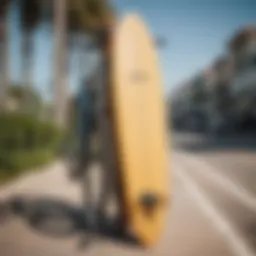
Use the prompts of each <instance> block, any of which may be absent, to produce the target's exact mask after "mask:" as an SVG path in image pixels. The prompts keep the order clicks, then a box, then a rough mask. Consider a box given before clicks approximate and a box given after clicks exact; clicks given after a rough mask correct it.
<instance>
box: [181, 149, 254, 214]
mask: <svg viewBox="0 0 256 256" xmlns="http://www.w3.org/2000/svg"><path fill="white" fill-rule="evenodd" d="M178 155H179V157H181V158H184V162H187V164H188V165H191V167H192V168H193V170H194V169H195V170H196V171H197V172H200V173H201V174H202V175H204V176H205V177H207V178H209V179H211V181H213V182H215V183H216V184H219V185H220V186H222V187H223V189H225V190H226V191H227V192H229V193H232V194H233V195H235V196H236V198H238V199H239V200H240V201H241V202H242V203H243V204H244V205H246V206H247V207H248V208H249V209H251V210H253V211H255V212H256V198H255V197H254V196H253V195H252V194H251V193H250V192H248V191H247V190H246V189H245V188H244V187H243V186H242V185H240V184H239V183H237V182H234V181H230V180H229V179H228V178H227V177H226V176H225V175H223V174H220V173H219V172H218V171H216V168H214V167H212V166H210V165H209V164H207V163H205V162H204V161H202V160H201V159H200V160H199V159H197V158H195V157H192V156H191V155H188V154H185V153H184V154H183V153H182V154H178Z"/></svg>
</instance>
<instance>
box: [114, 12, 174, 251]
mask: <svg viewBox="0 0 256 256" xmlns="http://www.w3.org/2000/svg"><path fill="white" fill-rule="evenodd" d="M110 72H111V73H110V78H111V81H110V91H111V98H112V99H111V100H112V104H113V110H112V112H113V113H112V116H113V119H114V124H115V141H116V144H117V145H116V146H117V157H118V159H119V166H118V171H119V174H120V175H119V176H120V178H121V183H122V192H123V193H122V195H123V198H122V200H123V202H124V204H123V205H125V212H126V215H127V223H126V224H127V227H128V228H129V230H131V231H132V233H133V234H134V235H135V236H136V237H137V238H138V239H139V241H140V242H141V243H142V244H144V245H145V246H152V245H154V244H155V243H156V242H157V241H158V240H159V238H160V235H161V233H162V230H163V226H164V222H165V214H166V211H167V204H168V194H169V188H168V175H167V136H166V130H165V127H166V126H165V110H164V98H163V88H162V81H161V77H160V72H159V67H158V60H157V54H156V50H155V45H154V42H153V39H152V38H151V37H150V34H149V32H148V31H147V29H146V27H145V25H144V24H143V22H142V20H141V19H140V18H139V16H137V15H135V14H132V15H128V16H127V17H125V18H124V20H123V21H122V22H121V23H119V24H117V25H116V27H115V29H114V31H113V37H112V49H111V69H110Z"/></svg>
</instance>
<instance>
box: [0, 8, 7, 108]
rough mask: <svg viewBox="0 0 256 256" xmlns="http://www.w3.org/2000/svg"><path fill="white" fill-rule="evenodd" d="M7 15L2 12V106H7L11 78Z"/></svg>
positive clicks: (0, 62)
mask: <svg viewBox="0 0 256 256" xmlns="http://www.w3.org/2000/svg"><path fill="white" fill-rule="evenodd" d="M7 25H8V24H7V15H6V12H5V13H4V14H2V13H1V14H0V107H3V108H4V107H5V100H6V90H7V87H8V82H9V81H8V78H9V56H8V28H7Z"/></svg>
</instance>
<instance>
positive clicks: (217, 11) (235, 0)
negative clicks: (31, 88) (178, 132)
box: [10, 0, 256, 94]
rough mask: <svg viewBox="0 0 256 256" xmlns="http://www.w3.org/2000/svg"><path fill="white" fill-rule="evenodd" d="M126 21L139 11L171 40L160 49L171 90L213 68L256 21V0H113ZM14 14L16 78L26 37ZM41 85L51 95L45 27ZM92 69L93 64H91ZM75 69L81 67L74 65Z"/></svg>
mask: <svg viewBox="0 0 256 256" xmlns="http://www.w3.org/2000/svg"><path fill="white" fill-rule="evenodd" d="M110 1H112V2H113V4H114V5H115V6H116V9H117V11H118V12H119V17H120V19H121V18H122V17H123V16H124V15H125V14H127V13H130V12H136V13H138V14H139V15H141V17H142V18H143V19H144V20H145V22H146V24H147V26H148V28H149V29H150V31H151V33H152V34H153V35H155V36H162V37H164V38H166V39H167V45H166V47H164V48H163V49H158V52H159V58H160V65H161V70H162V75H163V78H164V88H165V92H166V93H169V92H171V91H172V90H173V89H175V88H177V87H178V86H179V85H180V84H181V83H183V82H184V81H185V80H187V79H189V78H192V77H193V76H194V75H196V74H197V73H198V72H200V71H201V70H203V69H205V68H207V67H208V66H210V65H211V63H212V62H213V61H214V60H215V59H216V58H217V57H219V56H221V55H223V54H225V53H227V43H228V41H229V39H230V38H231V37H232V36H233V35H234V33H235V32H236V31H237V30H239V29H241V28H243V27H244V26H247V25H251V24H255V25H256V1H255V0H222V1H221V0H202V1H199V0H197V1H196V0H187V1H185V0H180V1H177V0H156V1H153V0H110ZM12 15H13V16H12V18H13V19H14V20H16V23H15V22H12V30H11V33H10V34H11V35H10V37H11V42H12V44H11V50H10V51H11V55H12V58H11V59H12V71H13V72H12V73H13V74H14V75H13V79H14V81H16V80H18V79H19V78H20V72H19V71H20V65H21V62H20V60H19V58H18V57H17V56H18V53H19V51H20V48H19V40H20V35H19V31H18V29H17V21H18V16H17V13H16V14H15V12H14V13H13V14H12ZM35 43H36V44H35V45H36V47H35V53H36V54H35V64H34V73H35V77H34V80H35V84H36V86H37V87H38V88H39V89H40V90H41V92H43V93H45V94H47V93H48V94H49V90H50V88H51V85H52V74H51V71H52V62H51V60H52V59H51V58H52V48H53V43H52V40H50V35H49V31H47V29H46V28H44V27H42V28H40V29H39V30H38V31H37V33H36V34H35ZM86 68H89V67H85V69H86ZM74 71H75V69H74ZM70 83H71V88H73V89H74V88H76V87H77V83H78V80H77V76H76V72H73V73H72V76H71V78H70Z"/></svg>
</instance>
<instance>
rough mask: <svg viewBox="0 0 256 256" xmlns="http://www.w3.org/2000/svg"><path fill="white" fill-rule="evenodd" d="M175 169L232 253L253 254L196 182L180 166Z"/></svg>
mask: <svg viewBox="0 0 256 256" xmlns="http://www.w3.org/2000/svg"><path fill="white" fill-rule="evenodd" d="M177 169H178V170H177V171H176V172H175V175H177V176H178V178H179V179H181V180H182V182H183V183H184V185H185V188H186V189H187V190H188V192H189V193H190V195H191V196H193V197H194V199H195V200H196V202H197V203H198V205H199V206H200V207H201V208H202V210H203V211H204V212H205V214H206V215H207V216H208V218H209V219H210V220H211V222H213V223H214V227H216V228H217V229H218V230H219V232H220V233H222V235H223V237H224V238H225V239H227V240H228V243H229V245H230V248H231V249H232V250H233V252H234V255H237V256H255V253H254V252H253V250H252V249H251V248H250V247H249V245H247V243H246V242H245V240H244V238H243V237H242V236H241V235H240V234H238V233H237V232H236V230H234V229H233V227H232V225H231V224H230V222H229V221H228V219H227V218H226V217H225V216H224V215H223V214H222V213H220V212H219V211H218V209H217V208H216V207H215V206H214V204H213V203H212V202H211V200H210V199H209V198H208V197H207V196H206V195H205V193H203V191H202V190H201V189H200V188H199V187H198V185H196V183H195V182H194V181H193V180H192V179H191V178H190V177H188V175H186V173H185V171H184V170H182V168H180V166H178V168H177Z"/></svg>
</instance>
